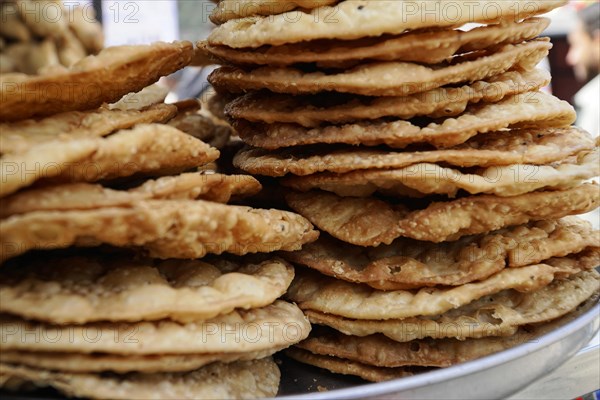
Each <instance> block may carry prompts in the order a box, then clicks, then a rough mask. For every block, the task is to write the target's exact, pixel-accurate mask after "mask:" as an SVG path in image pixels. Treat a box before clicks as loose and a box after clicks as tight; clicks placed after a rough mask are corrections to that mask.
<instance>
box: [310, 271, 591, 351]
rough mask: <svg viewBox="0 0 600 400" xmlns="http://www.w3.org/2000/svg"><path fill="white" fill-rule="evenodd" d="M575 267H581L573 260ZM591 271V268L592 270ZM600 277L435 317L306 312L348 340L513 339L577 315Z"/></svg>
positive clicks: (508, 294) (510, 293)
mask: <svg viewBox="0 0 600 400" xmlns="http://www.w3.org/2000/svg"><path fill="white" fill-rule="evenodd" d="M571 262H575V263H576V262H578V261H577V260H572V261H571ZM592 268H593V267H592ZM599 287H600V278H599V276H598V273H597V272H595V271H593V270H590V271H584V272H580V273H579V274H577V275H574V276H572V277H570V278H568V279H558V280H555V281H553V282H552V283H551V284H550V285H548V286H546V287H544V288H541V289H539V290H536V291H534V292H528V293H520V292H517V291H515V290H505V291H502V292H499V293H496V294H493V295H490V296H484V297H482V298H480V299H478V300H475V301H473V302H472V303H470V304H468V305H465V306H462V307H459V308H456V309H454V310H450V311H447V312H445V313H444V314H441V315H437V316H434V317H425V318H420V317H412V318H404V319H401V320H399V319H388V320H385V321H382V320H364V319H361V320H356V319H349V318H343V317H339V316H336V315H334V314H325V313H321V312H318V311H313V310H305V311H304V312H305V314H306V315H307V316H308V317H309V319H310V321H311V323H313V324H318V325H327V326H330V327H332V328H334V329H336V330H338V331H340V332H343V333H345V334H347V335H356V336H368V335H373V334H376V333H381V334H383V335H385V336H387V337H389V338H390V339H392V340H394V341H396V342H408V341H411V340H417V339H423V338H428V337H430V338H437V339H443V338H456V339H459V340H464V339H467V338H482V337H488V336H510V335H514V334H515V333H516V332H517V327H518V326H520V325H527V324H535V323H540V322H543V321H548V320H553V319H555V318H559V317H561V316H563V315H566V314H568V313H572V312H573V310H575V309H579V308H580V306H578V305H579V304H581V303H582V302H584V301H585V299H588V300H587V302H586V304H587V303H591V304H592V305H593V304H595V303H596V302H597V301H598V288H599Z"/></svg>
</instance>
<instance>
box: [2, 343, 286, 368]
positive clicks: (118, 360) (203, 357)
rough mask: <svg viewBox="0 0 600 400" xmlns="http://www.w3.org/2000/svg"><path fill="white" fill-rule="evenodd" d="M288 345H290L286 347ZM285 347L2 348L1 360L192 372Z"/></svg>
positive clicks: (54, 365) (44, 365)
mask: <svg viewBox="0 0 600 400" xmlns="http://www.w3.org/2000/svg"><path fill="white" fill-rule="evenodd" d="M286 347H287V346H286ZM279 350H281V349H278V348H273V349H267V350H262V351H249V352H244V353H212V354H210V353H203V354H159V355H132V354H127V355H119V354H106V353H93V354H84V353H61V352H39V351H37V352H33V351H4V350H3V351H2V353H0V362H1V363H5V364H19V365H24V366H28V367H31V368H41V369H46V370H55V371H63V372H73V373H83V372H106V371H112V372H116V373H120V374H125V373H128V372H143V373H146V374H148V373H157V372H189V371H192V370H195V369H198V368H201V367H204V366H205V365H208V364H212V363H214V362H221V363H230V362H233V361H238V360H242V361H249V360H257V359H261V358H264V357H268V356H270V355H272V354H273V353H275V352H276V351H279Z"/></svg>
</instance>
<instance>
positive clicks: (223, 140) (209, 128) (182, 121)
mask: <svg viewBox="0 0 600 400" xmlns="http://www.w3.org/2000/svg"><path fill="white" fill-rule="evenodd" d="M169 125H171V126H173V127H175V128H177V129H179V130H181V131H183V132H185V133H187V134H189V135H192V136H194V137H195V138H198V139H200V140H202V141H203V142H205V143H208V144H210V145H211V146H213V147H216V148H217V149H222V148H223V147H225V145H226V144H227V143H228V142H229V138H230V137H231V136H232V134H233V129H232V128H231V126H230V125H229V124H226V123H224V122H220V121H218V120H217V119H216V118H212V117H211V116H208V115H205V114H199V113H198V112H196V110H190V111H187V112H180V113H179V114H177V116H176V117H175V118H173V119H172V120H170V121H169Z"/></svg>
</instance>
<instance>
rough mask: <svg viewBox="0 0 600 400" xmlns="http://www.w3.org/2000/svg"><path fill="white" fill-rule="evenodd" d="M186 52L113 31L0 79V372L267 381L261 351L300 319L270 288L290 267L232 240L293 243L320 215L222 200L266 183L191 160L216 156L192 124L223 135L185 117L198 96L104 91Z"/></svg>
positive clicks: (213, 392)
mask: <svg viewBox="0 0 600 400" xmlns="http://www.w3.org/2000/svg"><path fill="white" fill-rule="evenodd" d="M193 52H194V50H193V46H192V44H191V43H189V42H175V43H156V44H153V45H148V46H123V47H115V48H108V49H105V50H103V51H102V52H100V53H99V55H98V56H96V57H92V58H86V59H84V60H82V61H81V62H79V63H76V64H75V65H74V66H73V67H72V68H70V69H68V70H65V71H61V72H57V73H53V74H45V75H35V76H28V77H26V78H19V79H18V80H14V77H6V76H4V77H3V80H2V92H1V95H2V99H3V106H2V112H1V118H2V120H3V122H2V125H1V127H0V152H1V158H0V166H1V171H2V184H1V188H0V196H1V198H0V203H1V216H0V217H1V219H0V237H1V246H2V247H1V253H0V260H1V262H3V264H2V266H1V267H0V313H1V314H0V331H2V339H1V341H0V349H1V351H0V387H2V388H5V389H20V388H23V387H30V386H24V385H25V384H26V383H28V384H29V385H31V384H33V386H34V387H35V386H52V387H54V388H56V389H58V390H59V391H62V392H64V393H66V394H67V395H69V396H75V397H88V398H111V399H131V398H141V399H150V398H164V399H166V398H169V399H183V398H189V399H198V398H227V399H229V398H252V397H264V396H274V395H275V394H276V393H277V390H278V385H279V370H278V368H277V366H276V365H275V363H274V361H273V360H272V359H271V358H270V357H269V356H270V355H271V354H272V353H274V352H276V351H278V350H280V349H283V348H286V347H288V346H290V345H291V344H294V343H297V342H299V341H300V340H302V339H304V338H306V337H307V335H308V333H309V330H310V324H309V323H308V321H307V319H306V317H305V316H304V315H303V313H302V312H301V310H300V309H299V308H298V307H297V306H295V305H293V304H290V303H287V302H285V301H282V300H278V298H279V297H280V296H281V295H283V294H284V293H285V291H286V290H287V288H288V286H289V285H290V283H291V281H292V279H293V277H294V270H293V268H292V266H291V265H290V264H288V263H287V262H285V261H283V260H282V259H279V258H276V257H272V256H269V255H268V254H263V255H258V254H256V255H252V256H245V257H244V255H247V254H248V253H270V252H273V251H276V250H288V251H291V250H297V249H299V248H300V247H301V246H302V244H304V243H306V242H309V241H312V240H314V239H316V237H317V236H318V233H317V231H315V230H314V229H313V227H312V225H311V224H310V223H309V222H308V221H307V220H306V219H304V218H303V217H301V216H299V215H296V214H294V213H291V212H285V211H279V210H263V209H253V208H250V207H244V206H235V205H228V204H227V203H228V202H229V201H230V199H234V200H235V199H239V198H243V197H245V196H248V195H252V194H254V193H256V192H258V191H259V190H260V184H259V183H258V181H256V180H255V179H254V178H252V177H249V176H240V175H236V176H233V175H221V174H217V173H213V174H208V173H206V172H204V173H203V172H199V171H198V169H199V168H202V166H204V165H206V164H207V163H211V162H213V161H215V160H216V159H217V158H218V157H219V150H217V149H216V148H214V147H211V146H210V145H209V144H207V143H205V142H203V141H201V140H200V139H198V137H203V138H206V139H207V140H208V139H210V140H211V141H212V142H213V143H221V144H222V143H223V141H224V140H223V135H225V138H226V137H227V136H226V135H227V132H225V133H223V127H222V126H219V125H218V124H215V123H212V122H211V121H210V120H207V119H206V118H204V119H203V117H201V116H200V117H196V116H197V114H196V113H195V111H194V110H196V109H197V108H198V106H197V102H196V101H184V102H181V103H178V104H176V105H168V104H164V103H162V100H160V101H159V102H158V103H156V98H155V96H156V92H155V91H153V90H150V91H146V92H143V91H142V92H140V93H141V94H140V95H128V96H127V97H125V98H123V99H122V100H121V101H119V102H117V103H115V104H112V105H110V106H109V105H107V104H103V103H111V102H115V101H116V100H119V99H120V98H122V97H123V96H124V95H126V94H128V93H129V92H130V91H134V92H135V91H139V90H141V89H142V88H144V87H146V86H147V85H149V84H152V83H154V82H155V81H156V80H158V79H159V77H161V76H163V75H166V74H170V73H172V72H174V71H176V70H178V69H180V68H183V67H184V66H185V65H187V64H188V63H189V62H190V60H191V59H192V56H193ZM91 89H93V90H91ZM144 104H147V105H146V106H144ZM31 117H35V119H34V118H31ZM198 118H199V119H198ZM7 120H10V121H11V122H4V121H7ZM200 123H202V124H200ZM199 124H200V125H199ZM178 128H179V129H178ZM181 129H185V130H188V131H189V132H190V133H189V134H188V133H186V132H184V131H182V130H181ZM225 140H226V139H225ZM222 253H229V255H228V256H226V255H221V254H222ZM248 257H252V258H248Z"/></svg>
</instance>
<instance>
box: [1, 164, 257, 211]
mask: <svg viewBox="0 0 600 400" xmlns="http://www.w3.org/2000/svg"><path fill="white" fill-rule="evenodd" d="M260 189H261V185H260V183H259V182H258V181H257V180H256V179H254V178H253V177H251V176H250V175H223V174H209V173H207V174H203V173H198V172H190V173H185V174H181V175H176V176H164V177H162V178H158V179H156V180H148V181H146V182H144V183H143V184H142V185H140V186H137V187H134V188H131V189H129V190H114V189H109V188H105V187H103V186H101V185H93V184H89V183H70V184H63V185H54V186H46V187H42V188H35V189H29V190H25V191H21V192H17V193H15V194H13V195H10V196H8V197H5V198H3V199H2V207H1V209H0V218H7V217H9V216H11V215H15V214H25V213H28V212H34V211H68V210H91V209H96V208H103V207H122V206H130V205H132V204H134V203H135V202H137V201H140V200H152V199H155V200H158V199H164V200H195V199H201V200H208V201H216V202H219V203H227V202H228V201H229V200H230V199H231V198H232V197H233V198H243V197H247V196H252V195H254V194H256V193H258V192H259V191H260Z"/></svg>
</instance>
